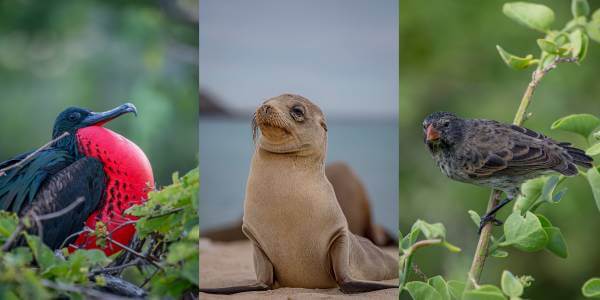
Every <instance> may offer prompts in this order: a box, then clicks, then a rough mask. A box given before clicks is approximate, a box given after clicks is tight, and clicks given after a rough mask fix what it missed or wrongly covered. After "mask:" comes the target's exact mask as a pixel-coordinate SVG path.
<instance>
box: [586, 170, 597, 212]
mask: <svg viewBox="0 0 600 300" xmlns="http://www.w3.org/2000/svg"><path fill="white" fill-rule="evenodd" d="M585 177H586V178H587V180H588V182H589V183H590V187H591V188H592V194H593V195H594V199H595V200H596V206H598V210H600V173H598V169H596V168H590V169H589V170H588V171H587V173H586V174H585Z"/></svg>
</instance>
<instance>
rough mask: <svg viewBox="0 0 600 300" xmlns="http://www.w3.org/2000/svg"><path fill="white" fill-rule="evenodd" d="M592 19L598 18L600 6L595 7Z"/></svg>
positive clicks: (599, 17)
mask: <svg viewBox="0 0 600 300" xmlns="http://www.w3.org/2000/svg"><path fill="white" fill-rule="evenodd" d="M592 20H600V8H599V9H596V11H594V13H593V14H592Z"/></svg>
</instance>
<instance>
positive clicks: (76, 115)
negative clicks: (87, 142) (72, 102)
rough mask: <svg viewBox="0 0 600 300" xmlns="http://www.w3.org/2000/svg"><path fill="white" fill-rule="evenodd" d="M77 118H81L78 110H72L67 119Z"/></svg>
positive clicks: (73, 119)
mask: <svg viewBox="0 0 600 300" xmlns="http://www.w3.org/2000/svg"><path fill="white" fill-rule="evenodd" d="M79 118H81V114H80V113H78V112H74V113H72V114H70V115H69V121H77V120H79Z"/></svg>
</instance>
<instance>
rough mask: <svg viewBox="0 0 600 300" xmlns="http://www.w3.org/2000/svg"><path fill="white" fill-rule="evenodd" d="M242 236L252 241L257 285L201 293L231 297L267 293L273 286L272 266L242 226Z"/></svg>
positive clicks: (216, 289)
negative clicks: (233, 295) (251, 293)
mask: <svg viewBox="0 0 600 300" xmlns="http://www.w3.org/2000/svg"><path fill="white" fill-rule="evenodd" d="M242 231H243V232H244V234H245V235H246V236H247V237H248V238H249V239H250V240H251V241H252V248H253V250H254V251H253V252H254V255H253V256H254V272H255V273H256V279H257V283H255V284H250V285H240V286H231V287H224V288H208V289H202V288H201V289H200V292H201V293H209V294H222V295H231V294H237V293H243V292H256V291H268V290H270V289H272V288H273V285H274V284H275V275H274V269H273V264H272V263H271V261H270V260H269V258H268V257H267V255H266V254H265V252H264V251H263V250H262V249H261V248H260V245H259V244H258V243H257V241H256V239H255V238H254V236H253V235H252V233H251V231H250V230H248V228H247V227H246V226H242Z"/></svg>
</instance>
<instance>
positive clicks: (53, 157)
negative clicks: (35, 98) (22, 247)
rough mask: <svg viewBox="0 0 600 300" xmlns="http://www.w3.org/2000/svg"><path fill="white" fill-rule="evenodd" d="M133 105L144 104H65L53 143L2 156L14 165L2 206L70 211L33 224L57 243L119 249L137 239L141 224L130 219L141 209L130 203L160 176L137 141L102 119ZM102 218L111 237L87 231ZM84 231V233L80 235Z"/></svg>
mask: <svg viewBox="0 0 600 300" xmlns="http://www.w3.org/2000/svg"><path fill="white" fill-rule="evenodd" d="M127 113H133V114H136V115H137V109H136V107H135V106H134V105H133V104H130V103H126V104H123V105H121V106H119V107H117V108H114V109H112V110H109V111H106V112H100V113H98V112H92V111H89V110H87V109H83V108H78V107H70V108H67V109H66V110H64V111H63V112H61V113H60V114H59V115H58V117H57V118H56V121H55V122H54V128H53V132H52V138H53V139H56V141H55V142H54V143H53V144H52V145H50V146H49V147H46V148H44V149H42V150H41V151H32V152H27V153H23V154H21V155H18V156H16V157H14V158H12V159H9V160H7V161H4V162H2V163H0V170H2V169H4V170H6V172H5V174H1V173H0V209H2V210H6V211H11V212H15V213H16V214H18V215H19V216H21V217H23V216H26V215H35V216H44V215H48V214H52V213H56V212H58V211H62V212H63V213H61V214H60V216H58V217H55V218H48V219H44V220H43V221H41V222H39V223H40V225H41V228H37V227H36V226H34V230H33V231H35V232H39V231H41V232H42V233H43V234H42V237H43V242H44V243H45V244H46V245H48V246H49V247H50V248H52V249H57V248H60V247H61V245H64V244H71V246H72V248H70V249H71V250H73V249H75V248H86V249H90V248H102V250H104V252H105V253H106V254H107V255H111V254H113V253H115V252H117V251H119V250H121V247H119V246H118V244H119V243H120V244H123V245H127V244H129V242H130V241H131V239H132V238H133V235H134V234H135V227H134V226H133V224H131V223H132V222H128V221H130V220H135V217H133V216H129V215H125V214H124V211H125V210H126V209H127V208H129V207H131V206H132V205H134V204H140V203H142V202H143V201H145V199H146V198H147V193H148V191H150V190H152V189H153V188H154V178H153V174H152V167H151V166H150V162H149V161H148V158H147V157H146V155H145V154H144V152H143V151H142V150H141V149H140V148H139V147H138V146H137V145H135V144H134V143H133V142H131V141H129V140H128V139H126V138H124V137H123V136H121V135H119V134H117V133H115V132H113V131H111V130H109V129H106V128H104V127H102V125H104V124H105V123H107V122H109V121H111V120H113V119H115V118H117V117H119V116H121V115H123V114H127ZM65 132H67V133H68V134H65ZM78 199H79V200H78ZM81 199H82V200H83V201H81ZM75 201H80V202H81V203H80V204H78V203H73V202H75ZM73 205H76V206H73ZM69 207H72V209H68V208H69ZM99 222H102V223H103V224H104V226H105V227H106V232H107V233H108V234H109V235H110V236H109V242H108V243H99V244H101V245H97V243H96V239H95V237H94V235H89V234H88V232H81V231H82V229H83V228H84V226H88V227H89V228H91V229H94V228H96V225H97V224H99ZM38 227H39V226H38ZM77 232H81V233H80V234H79V235H74V234H75V233H77ZM73 235H74V236H73ZM67 238H69V240H68V241H65V240H66V239H67ZM112 241H116V243H113V242H112Z"/></svg>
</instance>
